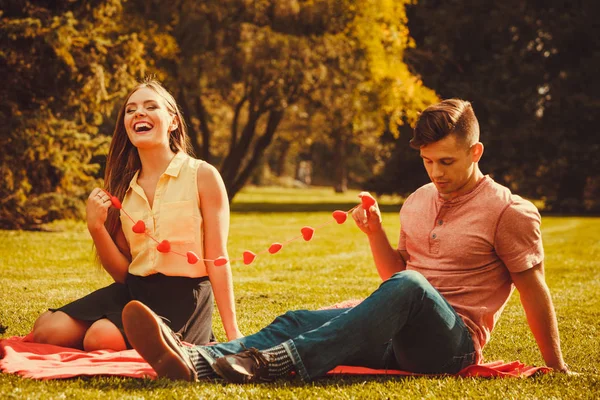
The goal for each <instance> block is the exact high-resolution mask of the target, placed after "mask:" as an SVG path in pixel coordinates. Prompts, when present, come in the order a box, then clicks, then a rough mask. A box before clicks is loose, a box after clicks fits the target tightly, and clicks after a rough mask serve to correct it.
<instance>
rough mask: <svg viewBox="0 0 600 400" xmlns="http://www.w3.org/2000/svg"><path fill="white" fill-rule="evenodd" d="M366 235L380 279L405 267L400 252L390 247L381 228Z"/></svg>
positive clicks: (384, 278)
mask: <svg viewBox="0 0 600 400" xmlns="http://www.w3.org/2000/svg"><path fill="white" fill-rule="evenodd" d="M368 237H369V245H370V246H371V252H372V253H373V260H374V261H375V266H376V267H377V272H378V273H379V276H380V277H381V279H382V280H384V281H385V280H387V279H388V278H389V277H391V276H392V275H394V274H395V273H396V272H400V271H403V270H405V269H406V264H405V263H404V260H403V259H402V257H401V256H400V253H399V252H398V250H396V249H394V248H392V246H391V245H390V242H389V240H388V238H387V235H386V234H385V231H384V230H383V229H381V230H379V231H378V232H375V233H372V234H370V235H369V236H368Z"/></svg>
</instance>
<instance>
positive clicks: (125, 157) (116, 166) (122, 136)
mask: <svg viewBox="0 0 600 400" xmlns="http://www.w3.org/2000/svg"><path fill="white" fill-rule="evenodd" d="M144 87H147V88H149V89H152V90H154V91H155V92H156V93H157V94H159V95H160V96H161V97H162V98H163V99H164V101H165V105H166V106H167V110H168V111H169V112H170V113H171V114H173V115H176V116H177V120H178V124H177V129H175V130H173V131H172V132H171V133H170V136H169V145H170V146H171V150H172V151H173V152H175V153H178V152H179V151H184V152H185V153H187V154H192V147H191V145H190V143H189V139H188V136H187V127H186V125H185V121H184V119H183V116H182V115H181V111H180V110H179V107H178V106H177V102H176V101H175V98H174V97H173V95H172V94H171V93H169V91H167V89H165V88H164V87H163V86H162V84H161V83H160V82H158V81H156V80H154V79H146V80H144V81H142V82H141V83H140V84H138V85H137V86H135V87H134V88H133V89H132V90H131V91H130V92H129V94H128V95H127V97H126V98H125V101H124V102H123V105H122V106H121V108H120V110H119V116H118V117H117V123H116V125H115V130H114V132H113V136H112V141H111V143H110V149H109V150H108V156H107V159H106V171H105V174H104V186H105V189H106V190H107V191H108V192H109V193H110V194H112V195H113V196H116V197H117V198H118V199H119V200H120V201H123V197H124V196H125V192H127V189H128V188H129V182H130V181H131V178H133V175H135V173H136V171H137V170H139V169H140V168H141V167H142V163H141V161H140V156H139V154H138V151H137V148H135V146H133V144H132V143H131V141H130V140H129V137H128V136H127V131H126V130H125V122H124V120H125V106H126V105H127V101H128V100H129V98H130V97H131V95H132V94H133V93H135V92H136V91H137V90H139V89H141V88H144ZM104 226H105V227H106V230H107V231H108V233H109V234H110V236H111V237H112V239H113V240H116V235H117V233H118V231H119V229H121V220H120V219H119V210H117V209H116V208H115V207H110V208H109V209H108V216H107V218H106V222H105V223H104Z"/></svg>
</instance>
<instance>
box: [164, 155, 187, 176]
mask: <svg viewBox="0 0 600 400" xmlns="http://www.w3.org/2000/svg"><path fill="white" fill-rule="evenodd" d="M186 158H187V155H186V154H185V152H184V151H180V152H178V153H177V154H175V157H173V159H172V160H171V163H170V164H169V166H168V167H167V170H166V171H165V173H164V174H165V175H169V176H172V177H174V178H176V177H177V176H178V175H179V171H181V167H182V166H183V162H184V161H185V160H186Z"/></svg>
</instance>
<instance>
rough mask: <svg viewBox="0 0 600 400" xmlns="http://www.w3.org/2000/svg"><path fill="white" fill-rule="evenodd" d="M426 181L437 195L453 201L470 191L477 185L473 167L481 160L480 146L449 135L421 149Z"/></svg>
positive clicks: (481, 150) (481, 146)
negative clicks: (471, 144) (428, 180)
mask: <svg viewBox="0 0 600 400" xmlns="http://www.w3.org/2000/svg"><path fill="white" fill-rule="evenodd" d="M420 152H421V158H423V164H424V165H425V169H426V170H427V174H428V175H429V179H431V181H432V182H433V183H434V184H435V187H436V188H437V190H438V192H439V193H440V195H441V196H442V197H443V198H444V199H446V200H449V199H452V198H454V197H456V196H459V195H461V194H464V193H466V192H468V191H469V190H471V189H472V188H473V187H474V186H475V184H476V183H477V176H476V174H475V172H476V171H478V169H477V168H476V165H477V164H476V163H477V162H478V161H479V159H480V158H481V154H482V152H483V145H482V144H481V143H477V144H475V145H473V146H469V145H468V144H466V143H464V142H462V141H460V140H457V139H456V136H455V135H448V136H446V137H445V138H443V139H441V140H438V141H437V142H434V143H430V144H428V145H425V146H422V147H421V149H420Z"/></svg>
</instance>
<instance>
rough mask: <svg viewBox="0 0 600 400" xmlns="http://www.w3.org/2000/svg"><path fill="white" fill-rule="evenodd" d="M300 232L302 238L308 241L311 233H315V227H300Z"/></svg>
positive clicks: (311, 235) (311, 236)
mask: <svg viewBox="0 0 600 400" xmlns="http://www.w3.org/2000/svg"><path fill="white" fill-rule="evenodd" d="M300 232H302V237H303V238H304V240H306V241H307V242H308V241H309V240H310V239H312V238H313V235H314V234H315V228H311V227H310V226H305V227H304V228H302V229H300Z"/></svg>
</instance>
